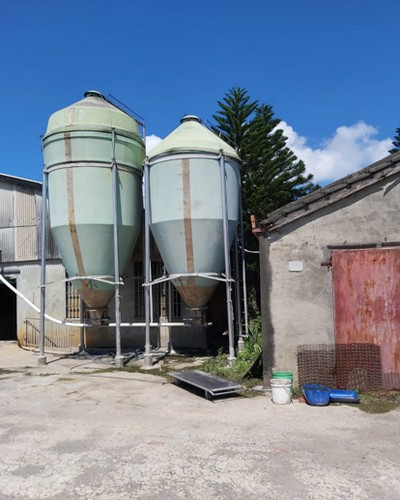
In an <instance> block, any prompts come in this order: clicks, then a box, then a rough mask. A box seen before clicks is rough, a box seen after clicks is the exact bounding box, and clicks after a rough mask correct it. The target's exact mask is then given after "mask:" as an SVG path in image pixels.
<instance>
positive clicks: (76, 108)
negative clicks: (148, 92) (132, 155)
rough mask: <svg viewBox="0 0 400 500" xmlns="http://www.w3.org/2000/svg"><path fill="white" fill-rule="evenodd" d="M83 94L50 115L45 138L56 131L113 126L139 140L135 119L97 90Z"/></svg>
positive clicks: (123, 133)
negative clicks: (83, 96)
mask: <svg viewBox="0 0 400 500" xmlns="http://www.w3.org/2000/svg"><path fill="white" fill-rule="evenodd" d="M84 95H85V98H84V99H82V100H80V101H78V102H75V103H74V104H71V105H70V106H67V107H66V108H63V109H60V110H59V111H56V112H55V113H53V114H52V115H51V116H50V118H49V122H48V125H47V130H46V134H45V138H46V137H47V136H49V135H52V134H55V133H58V132H68V131H74V130H95V131H99V130H105V129H108V130H109V129H110V128H115V129H116V131H117V132H118V133H120V134H122V135H126V136H129V137H132V138H134V139H137V140H139V141H141V139H140V135H139V126H138V124H137V122H136V120H134V119H133V118H132V117H131V116H129V115H128V114H127V113H124V112H123V111H122V110H120V109H119V108H117V107H116V106H114V105H113V104H111V103H110V102H109V101H107V100H106V99H105V98H104V97H103V95H102V94H101V93H100V92H98V91H97V90H88V91H87V92H85V94H84Z"/></svg>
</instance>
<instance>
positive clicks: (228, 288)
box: [219, 150, 236, 365]
mask: <svg viewBox="0 0 400 500" xmlns="http://www.w3.org/2000/svg"><path fill="white" fill-rule="evenodd" d="M220 153H221V156H220V158H219V170H220V179H221V199H222V222H223V233H224V234H223V236H224V257H225V276H226V282H225V284H226V310H227V316H228V339H229V357H228V363H229V364H230V365H232V364H233V363H234V362H235V360H236V356H235V335H234V327H233V306H232V287H231V279H232V278H231V259H230V245H229V226H228V203H227V196H226V170H225V157H224V154H223V151H222V150H221V151H220Z"/></svg>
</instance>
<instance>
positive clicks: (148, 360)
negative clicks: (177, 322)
mask: <svg viewBox="0 0 400 500" xmlns="http://www.w3.org/2000/svg"><path fill="white" fill-rule="evenodd" d="M149 169H150V165H149V162H148V161H147V160H146V161H145V163H144V259H145V261H144V262H145V266H144V285H145V286H144V301H145V303H144V309H145V321H146V330H145V347H144V357H143V364H144V366H145V367H150V366H152V364H153V362H152V356H151V345H150V306H151V303H150V297H151V289H152V287H151V266H150V262H151V260H150V259H151V255H150V203H149V200H150V186H149V180H150V175H149Z"/></svg>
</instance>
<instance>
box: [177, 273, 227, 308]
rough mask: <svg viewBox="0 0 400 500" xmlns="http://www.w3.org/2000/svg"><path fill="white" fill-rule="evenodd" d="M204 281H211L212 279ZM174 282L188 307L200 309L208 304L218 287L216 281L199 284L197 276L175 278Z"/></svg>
mask: <svg viewBox="0 0 400 500" xmlns="http://www.w3.org/2000/svg"><path fill="white" fill-rule="evenodd" d="M202 281H208V282H209V281H210V280H202ZM172 283H173V284H174V286H175V288H176V290H177V292H178V293H179V295H180V296H181V297H182V299H183V300H184V302H185V303H186V305H187V306H188V307H191V308H199V309H201V308H204V307H205V306H206V305H207V303H208V301H209V300H210V298H211V296H212V294H213V293H214V291H215V289H216V287H217V284H216V283H215V282H211V284H209V285H200V284H197V283H196V279H195V278H187V279H185V280H182V279H179V280H173V281H172Z"/></svg>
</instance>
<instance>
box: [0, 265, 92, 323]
mask: <svg viewBox="0 0 400 500" xmlns="http://www.w3.org/2000/svg"><path fill="white" fill-rule="evenodd" d="M0 281H1V282H2V283H3V284H4V285H6V287H7V288H9V289H10V290H11V291H12V292H14V293H15V295H16V296H17V297H19V298H20V299H22V300H23V301H24V302H25V303H26V304H28V306H29V307H31V308H32V309H33V310H34V311H36V312H37V313H39V315H40V314H41V310H40V309H39V307H37V306H35V304H33V303H32V302H31V301H30V300H29V299H27V298H26V297H25V295H22V293H21V292H20V291H19V290H17V289H16V288H15V287H14V286H12V284H11V283H9V282H8V281H7V280H6V279H5V278H4V277H3V276H2V275H1V274H0ZM44 317H45V318H46V319H48V320H49V321H51V322H53V323H56V324H57V325H63V326H72V327H75V328H76V327H78V326H82V327H85V328H86V327H90V326H92V325H91V324H87V323H75V322H72V321H66V320H65V319H63V320H61V319H57V318H53V316H49V315H48V314H44Z"/></svg>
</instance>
